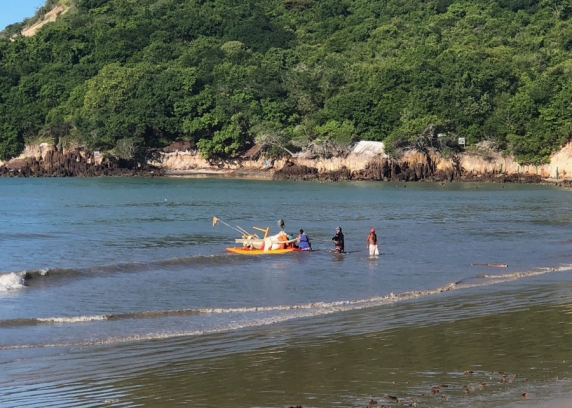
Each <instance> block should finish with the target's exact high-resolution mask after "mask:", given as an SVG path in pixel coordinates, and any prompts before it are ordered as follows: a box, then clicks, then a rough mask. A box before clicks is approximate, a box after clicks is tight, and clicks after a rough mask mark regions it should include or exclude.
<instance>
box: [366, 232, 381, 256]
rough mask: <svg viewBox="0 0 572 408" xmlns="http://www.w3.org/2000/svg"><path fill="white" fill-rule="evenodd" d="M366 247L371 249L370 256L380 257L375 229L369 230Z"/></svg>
mask: <svg viewBox="0 0 572 408" xmlns="http://www.w3.org/2000/svg"><path fill="white" fill-rule="evenodd" d="M365 247H366V248H367V249H369V254H370V256H378V255H379V248H378V246H377V235H376V233H375V228H372V229H370V230H369V234H368V236H367V239H366V240H365Z"/></svg>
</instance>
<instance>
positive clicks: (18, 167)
mask: <svg viewBox="0 0 572 408" xmlns="http://www.w3.org/2000/svg"><path fill="white" fill-rule="evenodd" d="M163 174H164V171H163V170H162V169H160V168H157V167H138V166H136V165H133V163H127V162H123V161H121V160H115V159H100V158H96V157H94V156H93V155H92V154H88V153H85V152H83V151H81V150H79V149H74V150H71V151H66V152H61V151H58V150H55V149H49V150H47V151H46V152H45V154H44V155H43V156H39V157H38V156H31V157H27V158H18V159H14V160H11V161H9V162H7V163H5V164H4V165H3V166H0V176H2V177H97V176H157V175H163Z"/></svg>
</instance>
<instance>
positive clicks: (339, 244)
mask: <svg viewBox="0 0 572 408" xmlns="http://www.w3.org/2000/svg"><path fill="white" fill-rule="evenodd" d="M332 241H334V245H335V246H336V249H335V251H336V252H338V253H342V252H345V248H344V234H343V232H342V228H341V227H336V235H334V237H333V238H332Z"/></svg>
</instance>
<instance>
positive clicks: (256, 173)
mask: <svg viewBox="0 0 572 408" xmlns="http://www.w3.org/2000/svg"><path fill="white" fill-rule="evenodd" d="M164 175H165V176H166V177H179V178H236V179H248V180H273V177H274V171H269V170H219V169H190V170H165V173H164Z"/></svg>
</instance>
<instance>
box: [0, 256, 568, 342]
mask: <svg viewBox="0 0 572 408" xmlns="http://www.w3.org/2000/svg"><path fill="white" fill-rule="evenodd" d="M570 270H572V264H570V265H563V266H560V267H555V268H543V269H537V270H534V271H529V272H514V273H508V274H502V275H481V277H483V278H486V279H487V280H486V281H484V282H481V283H470V284H469V283H467V284H465V283H460V282H457V283H447V284H445V285H442V286H439V287H436V288H434V289H429V290H418V291H409V292H403V293H398V294H394V293H390V294H388V295H385V296H376V297H372V298H368V299H359V300H344V301H336V302H312V303H306V304H299V305H279V306H261V307H243V308H210V309H197V310H191V309H186V311H190V312H194V313H196V312H199V313H213V314H215V313H249V312H267V311H288V310H290V311H296V313H292V314H286V315H283V316H274V317H270V318H263V319H255V320H251V321H249V322H242V323H233V324H229V325H225V326H220V327H215V328H211V329H203V330H191V331H180V332H170V333H165V332H160V333H147V334H141V335H134V336H124V337H112V338H107V339H95V340H84V341H78V342H70V343H55V344H41V345H39V344H20V345H12V346H0V350H8V349H27V348H38V347H42V348H43V347H71V346H96V345H105V344H115V343H128V342H133V341H145V340H163V339H169V338H177V337H186V336H199V335H207V334H215V333H221V332H229V331H233V330H238V329H243V328H248V327H258V326H265V325H270V324H276V323H281V322H285V321H288V320H293V319H298V318H302V317H312V316H320V315H328V314H332V313H338V312H344V311H349V310H359V309H366V308H371V307H377V306H382V305H384V304H391V303H396V302H400V301H404V300H410V299H416V298H422V297H427V296H431V295H437V294H439V293H443V292H449V291H452V290H462V289H469V288H476V287H481V286H490V285H494V284H498V283H502V282H508V281H513V280H517V279H521V278H526V277H532V276H538V275H543V274H547V273H551V272H564V271H570ZM301 311H302V312H301ZM173 312H181V311H180V310H179V311H163V313H173ZM153 313H154V314H156V313H157V312H153ZM110 316H114V315H110ZM49 319H50V321H54V322H60V320H61V322H62V323H75V322H80V321H90V320H108V319H109V316H106V315H101V316H79V317H66V318H49ZM82 319H83V320H82ZM38 320H41V319H38Z"/></svg>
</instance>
